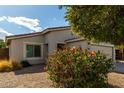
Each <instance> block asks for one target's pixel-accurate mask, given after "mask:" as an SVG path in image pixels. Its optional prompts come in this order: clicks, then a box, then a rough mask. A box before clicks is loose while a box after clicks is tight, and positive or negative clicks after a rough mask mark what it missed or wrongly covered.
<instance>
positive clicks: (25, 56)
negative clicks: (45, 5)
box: [23, 42, 43, 60]
mask: <svg viewBox="0 0 124 93" xmlns="http://www.w3.org/2000/svg"><path fill="white" fill-rule="evenodd" d="M27 45H40V47H41V49H40V50H41V57H27V50H26V47H27ZM23 46H24V48H23V57H24V59H26V60H36V59H43V43H37V42H24V44H23Z"/></svg>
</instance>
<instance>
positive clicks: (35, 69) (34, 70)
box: [14, 64, 45, 75]
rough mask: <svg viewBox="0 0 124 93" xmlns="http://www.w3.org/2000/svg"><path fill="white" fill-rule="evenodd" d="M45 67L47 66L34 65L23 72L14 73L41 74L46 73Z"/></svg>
mask: <svg viewBox="0 0 124 93" xmlns="http://www.w3.org/2000/svg"><path fill="white" fill-rule="evenodd" d="M44 67H45V65H42V64H39V65H33V66H30V67H25V68H23V69H21V70H16V71H14V73H15V75H20V74H32V73H41V72H45V70H44Z"/></svg>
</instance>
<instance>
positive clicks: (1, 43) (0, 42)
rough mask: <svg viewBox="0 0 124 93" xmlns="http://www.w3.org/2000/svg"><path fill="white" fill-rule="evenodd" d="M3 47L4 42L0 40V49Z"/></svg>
mask: <svg viewBox="0 0 124 93" xmlns="http://www.w3.org/2000/svg"><path fill="white" fill-rule="evenodd" d="M4 47H5V42H4V41H3V40H2V39H0V48H4Z"/></svg>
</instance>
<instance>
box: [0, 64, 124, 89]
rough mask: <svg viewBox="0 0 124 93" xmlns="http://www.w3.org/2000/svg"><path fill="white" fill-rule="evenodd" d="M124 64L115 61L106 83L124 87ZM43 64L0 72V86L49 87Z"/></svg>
mask: <svg viewBox="0 0 124 93" xmlns="http://www.w3.org/2000/svg"><path fill="white" fill-rule="evenodd" d="M123 67H124V65H123V66H122V63H116V72H111V73H109V74H108V83H109V84H110V85H111V86H112V87H120V88H122V87H123V88H124V69H123ZM43 68H44V66H43V65H36V66H31V67H27V68H24V69H22V70H17V71H14V72H5V73H0V88H49V87H52V82H51V81H50V80H49V75H48V74H47V73H46V72H45V71H44V70H43Z"/></svg>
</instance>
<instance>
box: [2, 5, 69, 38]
mask: <svg viewBox="0 0 124 93" xmlns="http://www.w3.org/2000/svg"><path fill="white" fill-rule="evenodd" d="M65 12H66V10H65V9H64V8H63V9H59V8H58V6H57V5H56V6H55V5H49V6H47V5H39V6H38V5H33V6H31V5H27V6H24V5H20V6H17V5H15V6H12V5H11V6H4V5H1V6H0V39H5V36H10V35H17V34H24V33H32V32H38V31H43V30H44V29H46V28H48V27H58V26H68V22H67V21H65V18H64V16H65Z"/></svg>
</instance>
